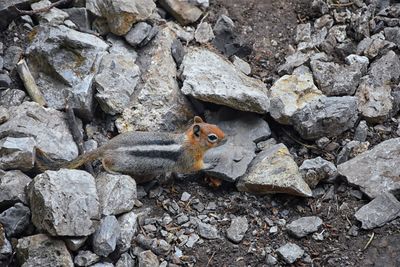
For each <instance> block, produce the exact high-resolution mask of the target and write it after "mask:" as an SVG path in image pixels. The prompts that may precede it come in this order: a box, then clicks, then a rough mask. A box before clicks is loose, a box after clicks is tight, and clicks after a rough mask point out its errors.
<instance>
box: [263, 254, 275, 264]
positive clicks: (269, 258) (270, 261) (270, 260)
mask: <svg viewBox="0 0 400 267" xmlns="http://www.w3.org/2000/svg"><path fill="white" fill-rule="evenodd" d="M266 263H267V265H268V266H275V265H276V264H277V263H278V260H277V259H276V258H275V257H274V256H272V255H271V254H268V255H267V260H266Z"/></svg>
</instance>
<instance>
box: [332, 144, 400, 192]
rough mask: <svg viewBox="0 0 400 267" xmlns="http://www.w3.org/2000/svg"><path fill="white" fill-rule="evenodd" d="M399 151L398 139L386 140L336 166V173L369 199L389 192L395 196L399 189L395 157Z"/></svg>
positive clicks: (399, 183) (398, 171)
mask: <svg viewBox="0 0 400 267" xmlns="http://www.w3.org/2000/svg"><path fill="white" fill-rule="evenodd" d="M399 151H400V138H393V139H389V140H386V141H384V142H382V143H380V144H378V145H376V146H375V147H374V148H373V149H371V150H368V151H366V152H364V153H362V154H360V155H358V156H356V157H355V158H353V159H351V160H349V161H346V162H344V163H343V164H340V165H338V172H339V174H340V175H342V176H345V177H346V179H347V181H348V182H349V183H350V184H353V185H356V186H359V187H360V190H361V191H362V192H363V193H365V194H366V195H367V196H368V197H370V198H375V197H377V196H378V195H380V194H382V193H385V192H390V193H393V194H396V192H398V190H399V189H400V181H398V179H396V177H398V176H399V175H400V170H399V169H398V168H397V167H396V166H398V164H400V162H399V161H400V159H399V157H397V156H396V155H397V154H398V153H399Z"/></svg>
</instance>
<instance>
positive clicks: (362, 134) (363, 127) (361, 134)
mask: <svg viewBox="0 0 400 267" xmlns="http://www.w3.org/2000/svg"><path fill="white" fill-rule="evenodd" d="M367 136H368V125H367V122H366V121H360V123H359V124H358V126H357V128H356V132H355V133H354V140H355V141H359V142H365V140H367Z"/></svg>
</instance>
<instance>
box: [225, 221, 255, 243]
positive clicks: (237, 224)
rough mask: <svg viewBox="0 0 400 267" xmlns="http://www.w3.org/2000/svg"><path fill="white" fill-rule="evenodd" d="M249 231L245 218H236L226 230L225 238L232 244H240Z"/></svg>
mask: <svg viewBox="0 0 400 267" xmlns="http://www.w3.org/2000/svg"><path fill="white" fill-rule="evenodd" d="M247 229H249V224H248V221H247V218H246V217H244V216H240V217H236V218H235V219H233V220H232V222H231V225H230V226H229V228H228V229H227V230H226V237H227V238H228V239H229V240H230V241H232V242H233V243H236V244H238V243H240V242H241V241H242V240H243V238H244V235H245V234H246V232H247Z"/></svg>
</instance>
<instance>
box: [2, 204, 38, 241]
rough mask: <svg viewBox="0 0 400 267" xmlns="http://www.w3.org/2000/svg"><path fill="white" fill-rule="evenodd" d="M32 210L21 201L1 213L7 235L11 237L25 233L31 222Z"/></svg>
mask: <svg viewBox="0 0 400 267" xmlns="http://www.w3.org/2000/svg"><path fill="white" fill-rule="evenodd" d="M30 217H31V211H30V209H29V208H28V207H26V206H24V205H23V204H21V203H17V204H15V205H14V206H13V207H11V208H9V209H7V210H5V211H3V212H2V213H1V214H0V223H1V224H2V225H3V227H4V230H5V233H6V236H7V237H9V238H11V237H15V236H19V235H21V234H23V233H24V231H25V230H26V229H27V227H28V226H29V224H30V223H31V220H30Z"/></svg>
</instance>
